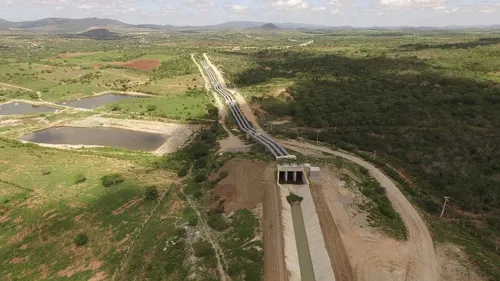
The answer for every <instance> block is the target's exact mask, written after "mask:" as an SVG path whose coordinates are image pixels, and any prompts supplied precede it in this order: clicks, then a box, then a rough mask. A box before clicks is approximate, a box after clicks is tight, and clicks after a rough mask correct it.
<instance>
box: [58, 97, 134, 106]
mask: <svg viewBox="0 0 500 281" xmlns="http://www.w3.org/2000/svg"><path fill="white" fill-rule="evenodd" d="M135 98H137V96H130V95H120V94H105V95H100V96H94V97H88V98H81V99H76V100H69V101H63V102H60V103H58V104H61V105H66V106H71V107H78V108H86V109H92V108H96V107H99V106H102V105H105V104H108V103H111V102H115V101H119V100H124V99H135Z"/></svg>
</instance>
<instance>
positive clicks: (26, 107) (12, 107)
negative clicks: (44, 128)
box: [0, 102, 57, 115]
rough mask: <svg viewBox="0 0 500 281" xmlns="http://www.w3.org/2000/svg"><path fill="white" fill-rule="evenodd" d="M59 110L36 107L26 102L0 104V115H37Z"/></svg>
mask: <svg viewBox="0 0 500 281" xmlns="http://www.w3.org/2000/svg"><path fill="white" fill-rule="evenodd" d="M56 110H57V108H53V107H47V106H40V105H34V104H30V103H25V102H11V103H6V104H0V115H14V114H35V113H44V112H55V111H56Z"/></svg>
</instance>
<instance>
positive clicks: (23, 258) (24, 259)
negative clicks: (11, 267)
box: [9, 256, 30, 264]
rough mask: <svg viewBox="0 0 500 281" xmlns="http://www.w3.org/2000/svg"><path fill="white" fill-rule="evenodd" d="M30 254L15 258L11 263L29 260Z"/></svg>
mask: <svg viewBox="0 0 500 281" xmlns="http://www.w3.org/2000/svg"><path fill="white" fill-rule="evenodd" d="M29 258H30V257H29V256H26V257H22V258H13V259H11V260H10V261H9V263H11V264H18V263H24V262H26V261H27V260H29Z"/></svg>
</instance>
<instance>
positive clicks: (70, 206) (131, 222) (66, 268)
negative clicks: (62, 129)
mask: <svg viewBox="0 0 500 281" xmlns="http://www.w3.org/2000/svg"><path fill="white" fill-rule="evenodd" d="M0 146H1V147H2V148H1V150H2V160H1V161H0V179H1V182H0V187H1V188H0V199H1V204H0V260H1V262H0V275H2V276H4V277H6V278H8V279H13V280H18V279H23V280H35V279H37V278H40V277H43V278H45V279H49V280H89V279H90V278H92V277H95V276H100V275H102V276H105V277H106V279H108V278H110V277H111V276H112V275H113V274H117V275H118V276H122V277H123V278H119V279H120V280H128V277H127V276H128V275H127V270H132V268H133V264H134V263H136V262H137V261H136V259H137V257H136V256H135V255H136V254H137V252H140V253H144V255H148V256H149V255H159V256H158V257H155V258H154V259H153V262H151V263H150V264H149V266H148V269H147V270H146V268H143V269H142V270H143V271H140V270H139V269H138V270H139V272H135V276H146V275H147V276H149V277H151V278H148V280H160V279H161V278H163V276H166V275H165V273H164V272H163V270H164V265H163V264H161V263H162V262H164V261H165V259H164V257H161V255H166V253H164V252H163V251H161V250H160V249H163V247H164V243H165V241H166V240H168V239H169V238H172V237H175V236H176V235H178V233H176V231H175V224H176V222H177V221H178V220H177V219H176V217H175V212H169V211H168V210H169V209H170V207H171V206H170V199H169V198H170V197H169V196H170V195H169V194H170V193H169V188H170V183H169V182H170V181H171V180H172V179H173V178H174V176H173V175H171V174H169V173H167V172H164V171H162V170H155V171H150V172H147V171H146V170H144V168H141V167H138V166H136V165H137V163H134V162H131V161H125V160H117V159H115V158H107V157H100V156H95V155H84V154H79V153H73V152H70V151H59V150H52V149H45V148H40V147H36V146H32V145H22V144H19V143H16V142H12V141H7V140H4V139H2V140H0ZM18 159H23V161H21V162H20V161H18ZM112 173H119V174H120V175H122V176H123V177H124V182H122V183H120V184H118V185H116V186H111V187H103V186H102V184H101V181H100V178H101V177H102V176H104V175H107V174H112ZM79 174H80V177H81V176H83V177H84V178H85V180H84V181H83V182H80V183H75V181H76V179H77V175H79ZM150 185H155V186H156V187H157V189H158V191H159V195H160V198H158V199H157V200H155V201H148V200H146V199H145V198H144V193H145V187H146V186H150ZM162 197H163V199H161V198H162ZM167 213H170V215H172V217H168V216H167V217H165V218H163V217H162V219H160V214H162V215H164V214H167ZM153 222H154V223H153ZM80 233H82V234H85V235H86V236H87V237H88V242H87V244H85V245H83V246H77V245H76V244H75V237H76V236H77V235H78V234H80ZM141 258H142V255H141ZM122 263H125V264H126V266H125V267H124V268H122ZM160 264H161V265H160ZM179 270H181V269H180V267H176V268H173V269H171V273H172V274H175V272H177V271H179ZM137 273H139V274H137ZM141 274H143V275H141ZM141 280H145V279H141ZM174 280H175V279H174Z"/></svg>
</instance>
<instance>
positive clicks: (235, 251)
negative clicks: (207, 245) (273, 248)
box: [224, 210, 264, 281]
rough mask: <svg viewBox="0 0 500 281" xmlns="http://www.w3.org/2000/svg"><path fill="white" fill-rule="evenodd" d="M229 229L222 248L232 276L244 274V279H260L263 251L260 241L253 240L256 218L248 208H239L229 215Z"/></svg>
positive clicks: (251, 280) (250, 280) (249, 280)
mask: <svg viewBox="0 0 500 281" xmlns="http://www.w3.org/2000/svg"><path fill="white" fill-rule="evenodd" d="M231 220H232V222H231V229H230V231H229V232H228V233H226V234H225V240H224V248H225V251H226V253H227V254H226V258H227V259H228V260H229V263H230V264H229V268H228V274H229V275H230V276H231V277H232V278H236V279H237V280H240V279H238V277H241V276H245V278H244V279H241V280H245V281H259V280H262V272H263V261H264V253H263V251H262V246H263V244H262V241H254V242H252V240H253V239H254V237H255V236H256V235H257V230H258V229H259V222H258V219H257V218H256V217H255V215H254V214H252V212H250V211H249V210H239V211H238V212H236V213H235V214H234V215H233V216H232V217H231Z"/></svg>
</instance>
